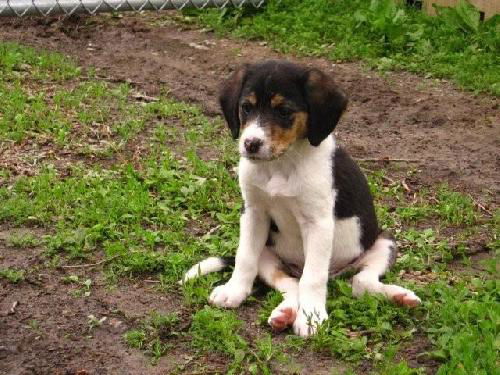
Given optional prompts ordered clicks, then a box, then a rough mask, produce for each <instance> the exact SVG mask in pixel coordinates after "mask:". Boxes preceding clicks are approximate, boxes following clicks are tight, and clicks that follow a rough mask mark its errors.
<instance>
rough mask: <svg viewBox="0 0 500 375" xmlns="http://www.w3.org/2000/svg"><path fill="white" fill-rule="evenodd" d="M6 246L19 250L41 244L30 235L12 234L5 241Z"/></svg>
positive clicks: (35, 237) (36, 238)
mask: <svg viewBox="0 0 500 375" xmlns="http://www.w3.org/2000/svg"><path fill="white" fill-rule="evenodd" d="M6 242H7V245H8V246H10V247H15V248H19V249H26V248H30V247H36V246H39V245H40V244H41V242H42V241H41V240H40V239H39V238H38V237H37V236H35V235H33V234H31V233H13V234H11V235H10V236H9V237H8V238H7V240H6Z"/></svg>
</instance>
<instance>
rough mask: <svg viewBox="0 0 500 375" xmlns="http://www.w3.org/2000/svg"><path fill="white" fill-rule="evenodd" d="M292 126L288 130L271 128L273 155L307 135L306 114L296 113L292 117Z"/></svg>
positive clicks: (278, 127) (277, 127)
mask: <svg viewBox="0 0 500 375" xmlns="http://www.w3.org/2000/svg"><path fill="white" fill-rule="evenodd" d="M292 118H293V124H292V126H291V127H290V128H289V129H284V128H282V127H280V126H272V127H271V148H272V150H273V153H274V154H275V155H279V154H281V153H282V152H284V151H286V149H288V147H290V145H291V144H292V143H294V142H295V141H297V140H298V139H302V138H304V137H305V135H306V134H307V113H306V112H296V113H294V114H293V115H292Z"/></svg>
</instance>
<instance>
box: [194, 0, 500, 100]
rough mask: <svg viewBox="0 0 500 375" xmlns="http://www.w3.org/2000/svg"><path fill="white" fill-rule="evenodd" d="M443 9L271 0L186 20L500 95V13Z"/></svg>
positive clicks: (288, 48)
mask: <svg viewBox="0 0 500 375" xmlns="http://www.w3.org/2000/svg"><path fill="white" fill-rule="evenodd" d="M401 3H404V2H401ZM438 13H439V16H438V17H430V16H427V15H426V14H424V13H423V12H421V11H419V10H416V9H413V8H411V7H406V6H404V5H397V4H396V3H395V2H394V1H393V0H319V1H317V0H305V1H302V0H271V1H268V2H266V4H265V6H264V7H263V8H262V9H254V8H251V7H247V8H243V9H226V10H224V11H222V12H220V11H215V10H214V11H206V10H203V11H193V10H186V11H185V13H184V14H185V15H186V16H188V17H187V18H185V21H188V22H189V21H193V20H195V21H196V22H201V23H202V24H204V25H207V26H210V27H211V28H213V29H214V30H216V31H217V32H219V33H224V34H228V33H230V34H232V35H235V36H237V37H242V38H245V39H256V40H265V41H267V42H269V43H270V45H271V46H272V47H273V48H275V49H277V50H279V51H281V52H285V53H295V54H299V55H310V56H324V57H327V58H329V59H331V60H334V61H352V60H363V61H365V62H366V63H367V64H368V65H369V66H371V67H373V68H375V69H378V70H381V71H385V70H399V69H404V70H407V71H410V72H416V73H420V74H423V75H425V76H426V77H436V78H447V79H451V80H452V81H454V82H456V83H457V84H458V85H459V86H461V87H464V88H466V89H469V90H473V91H476V92H487V93H490V94H493V95H497V96H498V95H500V85H499V82H500V71H499V69H498V68H497V67H498V64H499V63H500V60H499V51H500V36H499V35H500V33H499V28H500V22H499V20H500V17H498V16H496V17H493V18H492V19H490V20H488V21H486V22H480V21H479V16H480V15H479V12H478V11H477V10H475V8H473V7H472V6H470V5H468V4H467V3H461V4H460V6H459V7H457V8H456V9H439V10H438Z"/></svg>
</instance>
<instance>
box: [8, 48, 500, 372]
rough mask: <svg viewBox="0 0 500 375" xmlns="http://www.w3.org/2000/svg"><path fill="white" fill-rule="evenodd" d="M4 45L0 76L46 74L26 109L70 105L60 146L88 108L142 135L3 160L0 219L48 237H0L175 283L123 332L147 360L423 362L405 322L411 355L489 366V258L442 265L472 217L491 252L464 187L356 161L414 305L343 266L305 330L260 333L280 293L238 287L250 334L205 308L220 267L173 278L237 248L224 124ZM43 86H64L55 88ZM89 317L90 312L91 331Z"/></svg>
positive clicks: (24, 84) (273, 364)
mask: <svg viewBox="0 0 500 375" xmlns="http://www.w3.org/2000/svg"><path fill="white" fill-rule="evenodd" d="M2 48H4V50H5V49H7V50H9V51H19V52H18V53H19V56H21V57H19V60H18V61H17V62H16V64H18V66H20V65H22V64H23V61H24V60H23V59H25V60H26V61H29V63H30V64H31V65H32V66H33V69H32V70H30V71H27V72H25V74H23V75H17V74H14V72H15V70H13V69H11V68H10V67H11V66H17V65H13V63H9V64H10V65H9V64H7V63H5V62H4V60H1V64H3V65H0V66H1V69H3V71H6V72H10V73H8V74H7V75H6V76H3V77H2V80H3V82H4V83H5V84H6V85H10V86H12V87H14V86H16V87H19V89H20V90H22V91H23V92H24V93H26V92H27V90H29V88H30V87H32V86H33V85H35V86H36V85H40V86H41V87H46V86H45V85H47V82H50V84H51V86H52V87H53V88H52V89H51V90H52V91H50V92H49V91H43V90H42V91H40V93H39V94H37V95H38V98H37V99H36V100H32V101H30V100H27V101H25V102H23V106H24V107H23V108H24V109H23V110H24V112H25V113H33V112H32V107H33V110H35V109H36V108H37V106H38V105H39V103H44V105H45V106H46V110H49V111H54V113H55V112H57V110H59V109H60V108H65V111H66V110H68V111H69V112H68V114H67V116H66V112H64V111H63V112H60V113H61V118H62V119H63V120H64V121H66V120H67V119H71V125H69V127H68V129H69V130H68V133H67V134H68V139H69V140H75V141H74V142H69V143H67V144H65V146H63V147H66V148H67V149H68V151H69V152H72V150H74V149H79V147H80V146H79V145H78V139H80V140H84V139H88V138H85V137H86V136H83V137H82V138H79V135H78V134H85V132H83V133H78V131H77V129H79V128H81V127H83V128H85V127H87V126H88V127H89V128H91V124H93V123H94V122H99V124H100V125H99V128H100V129H103V128H109V129H115V130H113V131H112V133H113V134H115V136H114V137H115V138H113V137H112V138H113V139H115V141H118V142H119V139H121V138H125V139H126V138H129V139H130V140H131V141H132V142H136V141H138V140H139V139H142V138H147V144H146V146H147V147H145V151H143V152H142V154H141V158H140V160H133V159H131V157H130V155H129V154H127V152H126V150H124V149H123V148H122V149H120V148H117V149H116V151H114V153H115V154H117V153H118V154H120V155H121V156H122V158H116V159H114V158H111V159H109V160H108V162H107V163H101V162H100V160H99V159H95V158H94V157H92V155H91V154H84V155H82V156H81V158H82V161H83V162H84V164H83V165H82V164H78V163H76V164H75V163H72V165H71V166H70V167H69V168H66V169H64V170H62V169H61V168H60V167H58V166H57V165H53V164H52V163H50V162H47V163H42V166H41V167H40V168H39V169H37V170H36V171H35V173H34V174H33V176H22V177H19V176H18V177H14V176H11V175H10V174H9V173H4V174H2V181H3V182H2V185H0V224H9V225H10V226H13V227H15V226H18V227H21V226H22V227H26V226H38V227H43V228H44V233H47V235H45V236H44V239H43V241H41V242H40V243H38V242H36V243H35V239H34V238H29V237H26V238H21V237H19V238H16V237H10V240H9V241H10V244H11V245H13V246H17V247H29V246H33V245H35V244H36V245H37V246H42V247H43V248H44V251H45V256H46V257H47V258H48V260H49V263H50V262H54V263H56V262H57V263H58V264H61V263H68V262H71V263H75V264H79V263H80V262H85V263H92V262H95V261H101V260H106V262H105V263H102V267H103V268H104V274H105V275H106V276H107V279H106V280H108V282H109V283H111V284H113V283H120V282H121V280H122V279H123V278H133V279H139V280H140V279H145V278H147V279H153V280H154V281H158V282H159V283H158V285H159V288H158V293H163V292H164V291H168V293H169V295H172V296H174V297H175V298H176V302H177V303H178V305H177V309H178V311H176V312H175V313H169V314H160V313H158V312H152V313H151V314H150V315H149V316H147V317H144V318H143V319H141V320H140V321H139V322H134V323H133V324H132V326H133V327H132V329H131V330H129V331H128V332H127V333H126V334H125V336H124V341H125V343H126V344H127V345H128V346H130V347H132V348H136V349H138V350H141V351H142V352H144V353H145V354H146V355H147V356H149V357H150V358H151V360H152V363H153V364H155V363H157V362H158V361H160V359H161V357H162V356H164V355H165V354H167V353H168V352H169V350H172V349H173V348H174V347H180V348H182V350H185V351H186V352H187V353H189V355H192V356H194V357H195V358H202V357H203V356H207V355H216V356H220V358H221V360H220V361H222V363H224V366H225V369H224V370H222V372H227V373H241V372H242V371H245V370H246V371H248V372H249V373H253V374H262V373H263V374H269V373H273V372H274V371H275V370H276V369H277V368H278V369H282V368H283V367H282V366H283V364H282V363H283V361H291V357H292V356H293V355H294V354H296V353H304V352H305V354H303V355H305V356H306V357H307V356H312V354H311V353H312V352H319V353H321V356H323V357H326V358H330V359H332V358H335V359H337V360H341V361H342V363H344V364H345V366H346V371H345V373H353V372H352V371H356V368H357V366H358V365H360V364H361V363H363V362H364V361H367V362H366V363H370V366H371V367H372V369H373V373H380V374H420V373H422V372H423V371H424V368H423V366H422V368H420V369H412V368H410V367H409V364H408V363H407V362H406V361H405V360H404V348H405V347H406V346H407V345H410V346H411V344H412V342H413V340H414V338H415V336H416V335H417V334H418V335H419V337H424V338H425V340H428V342H429V345H430V346H431V347H432V350H431V351H430V352H428V353H420V355H421V356H422V358H433V359H435V360H439V361H440V362H441V365H440V367H439V370H438V373H440V374H459V373H464V374H466V373H467V374H468V373H477V374H486V373H494V372H492V371H495V368H496V367H495V366H496V357H497V356H498V345H497V343H496V342H497V337H498V319H499V311H498V303H497V301H498V285H497V282H496V281H494V272H495V267H494V265H493V264H490V266H489V267H487V270H485V271H483V272H481V273H475V274H473V275H468V274H467V275H466V274H464V275H462V274H460V273H457V274H455V275H451V274H450V271H449V269H450V268H449V267H450V263H451V262H457V260H458V261H462V262H470V260H468V255H467V250H468V249H467V241H466V240H467V239H468V238H469V237H474V236H478V235H479V234H481V233H483V232H482V231H483V230H484V228H487V229H488V233H487V236H488V239H487V242H488V243H489V245H488V246H490V247H491V249H497V250H498V238H499V237H500V236H499V231H498V228H499V226H498V223H499V214H498V212H497V213H495V215H494V217H493V218H490V217H489V216H485V215H484V214H483V213H482V212H480V211H479V210H478V209H477V208H476V205H475V204H474V201H473V200H472V199H471V197H470V196H468V195H464V194H461V193H457V192H454V191H453V190H452V189H451V188H450V187H449V186H446V185H442V184H437V185H436V186H434V187H432V188H430V189H427V190H421V191H415V192H414V193H415V194H412V195H411V196H410V195H408V194H406V193H405V190H404V187H403V186H402V184H401V183H399V182H394V183H389V184H388V183H387V180H386V179H384V174H386V173H390V172H385V171H374V172H373V173H369V182H370V186H371V189H372V191H373V192H374V195H375V197H376V200H377V202H378V203H379V204H378V206H379V208H378V213H379V216H380V219H381V225H382V226H383V227H384V228H388V229H391V231H393V233H394V235H395V236H396V238H397V240H398V242H399V244H400V252H401V257H400V258H399V259H398V261H397V263H396V265H395V267H394V268H393V270H392V271H391V272H390V273H389V274H388V275H387V276H386V280H388V281H389V282H394V283H398V284H401V285H405V286H408V287H410V288H412V289H414V290H415V291H416V292H417V294H419V295H420V296H421V297H422V299H423V301H424V303H423V305H422V306H421V307H419V308H417V309H415V310H406V309H403V308H400V307H397V306H394V305H392V304H390V303H388V302H387V301H384V300H381V299H380V298H378V297H376V296H365V297H363V298H361V299H359V300H358V299H354V298H353V297H352V295H351V291H350V287H349V285H348V279H347V276H346V277H343V278H340V279H338V280H334V281H332V282H330V285H329V289H330V293H329V298H328V311H329V319H328V321H327V323H326V324H325V325H324V326H323V327H322V329H321V330H320V332H319V334H318V335H317V336H315V337H314V338H312V339H308V340H303V339H300V338H297V337H295V336H292V335H289V336H288V337H283V336H281V339H280V337H278V338H273V337H271V335H270V333H269V332H268V331H267V330H268V328H267V327H266V324H265V321H266V319H267V316H268V315H269V313H270V311H271V310H272V309H273V308H274V307H275V306H276V305H277V304H278V303H279V302H280V299H281V297H280V296H279V294H278V293H276V292H269V293H268V294H267V295H266V296H265V297H252V298H251V299H250V302H249V303H250V304H252V305H256V306H258V307H259V311H258V312H257V313H256V317H255V319H256V320H257V321H258V322H257V324H259V325H260V327H259V330H260V331H262V330H264V332H265V333H264V334H257V333H255V329H254V326H252V325H251V323H252V322H251V321H248V318H247V319H242V318H240V317H239V316H238V315H237V312H233V311H226V310H220V309H216V308H212V307H208V306H206V301H207V297H208V293H209V292H210V290H211V289H212V288H213V286H214V285H216V284H217V283H219V282H221V281H222V280H223V279H227V277H226V275H224V274H213V275H209V276H208V277H204V278H200V279H197V280H195V281H193V282H190V283H188V284H187V285H186V286H185V287H183V288H179V287H178V286H177V284H176V281H177V280H179V279H180V277H181V275H182V274H183V272H185V271H186V270H187V269H188V268H189V267H190V266H191V265H192V264H193V263H194V262H196V261H198V260H200V259H202V258H204V257H206V256H207V255H225V254H234V250H235V249H236V247H237V242H238V228H237V223H238V217H239V212H240V208H241V200H240V198H239V189H238V185H237V181H236V176H235V175H234V173H233V172H232V171H231V169H232V167H233V166H234V165H235V164H236V154H235V151H234V150H233V145H232V143H231V141H230V140H229V138H230V137H221V135H220V134H221V132H222V131H224V132H225V130H222V127H223V125H222V121H221V119H209V118H207V117H205V116H204V115H203V113H202V112H201V110H200V109H199V108H198V107H196V106H194V105H190V104H186V103H182V102H178V101H175V100H173V99H172V98H170V97H168V96H166V95H162V96H161V97H160V98H159V100H158V101H157V102H153V103H137V101H135V100H133V93H132V92H131V90H130V88H128V87H126V86H120V85H109V84H104V83H102V82H100V81H98V80H96V79H93V78H90V79H86V80H85V81H82V80H81V74H82V73H81V72H79V70H78V69H77V68H75V67H74V66H73V65H72V63H71V62H70V61H68V60H66V59H64V58H62V57H61V56H60V55H56V56H58V57H50V56H49V55H47V56H48V57H46V60H47V61H52V63H50V64H48V63H46V62H44V61H45V60H43V61H42V60H37V59H34V58H33V57H32V56H33V52H32V50H30V49H26V51H24V47H22V46H19V45H7V47H5V46H4V47H2ZM23 51H24V52H23ZM10 54H12V53H10ZM7 55H9V54H7ZM41 55H42V56H45V55H43V54H41ZM9 56H10V55H9ZM16 56H17V55H16ZM23 56H24V57H23ZM54 61H55V62H54ZM58 64H60V66H59V65H58ZM9 69H10V70H9ZM64 72H66V73H64ZM68 72H70V73H71V72H73V73H71V74H70V73H68ZM5 92H6V91H4V93H5ZM54 92H64V95H61V96H60V97H56V96H55V95H53V94H52V93H54ZM9 95H10V92H9ZM107 105H111V106H114V107H113V108H114V109H115V110H116V111H117V112H120V114H118V115H116V116H118V117H116V116H109V115H108V114H107V113H105V112H106V111H105V110H104V109H105V108H106V106H107ZM44 111H45V110H44ZM89 116H90V117H89ZM119 116H125V117H123V118H125V120H124V121H125V123H127V124H129V125H125V128H124V129H126V130H124V132H123V133H120V130H119V129H120V126H119V124H120V123H122V122H120V121H118V122H117V118H122V117H119ZM128 116H131V117H128ZM130 118H132V119H133V122H132V123H133V124H139V125H137V126H135V125H130V124H131V123H129V122H127V121H128V120H126V119H130ZM6 124H7V125H6V126H5V127H4V128H1V129H0V137H5V139H9V140H11V141H15V140H16V139H22V140H28V139H29V140H30V141H31V142H33V143H35V144H37V142H44V141H46V139H47V138H45V137H42V135H47V134H48V135H49V137H54V138H50V139H53V140H54V143H53V145H54V147H56V148H57V147H60V146H57V141H56V139H57V134H58V133H57V134H56V133H53V132H52V131H51V130H47V129H45V128H43V126H42V125H41V124H40V123H34V122H33V119H31V120H30V121H28V122H27V123H26V126H24V127H19V128H12V119H11V120H10V122H8V123H6ZM12 129H14V130H12ZM138 129H142V131H141V132H139V130H138ZM12 134H15V136H12ZM99 134H101V133H100V132H99ZM214 148H215V149H217V150H218V151H219V155H218V156H217V160H212V158H209V157H207V156H206V154H205V152H206V150H209V149H214ZM61 155H62V154H61ZM390 207H392V209H389V208H390ZM443 232H446V233H450V232H451V233H452V235H451V236H450V235H448V234H447V235H443ZM457 243H458V245H457ZM492 262H493V261H492ZM488 270H489V272H490V273H488ZM23 275H24V274H23V272H22V271H18V270H15V269H9V268H5V269H2V270H1V272H0V277H1V278H4V279H7V280H8V281H11V282H19V281H21V280H22V279H23ZM417 276H418V277H417ZM93 277H94V276H92V278H91V277H90V276H87V275H69V276H68V277H66V278H65V279H63V280H61V282H62V283H67V284H73V285H74V286H75V287H76V288H77V290H76V291H75V296H78V297H91V296H92V293H93V288H96V287H97V286H96V285H94V283H93V281H92V280H93ZM422 280H423V281H422ZM16 287H18V286H16ZM241 310H242V311H244V310H245V307H242V308H241ZM251 319H252V318H251ZM251 319H250V320H251ZM101 323H102V322H101V320H100V319H97V318H95V317H93V318H91V317H89V322H88V324H89V327H91V328H92V329H98V327H99V326H100V325H101ZM89 329H90V328H89ZM299 357H300V355H299ZM479 357H480V360H477V359H478V358H479ZM313 358H315V357H313ZM349 368H350V369H351V370H352V371H351V370H349ZM179 371H181V370H179ZM290 371H291V372H293V371H295V370H293V371H292V370H290ZM349 371H351V372H349ZM296 372H297V373H300V371H299V370H297V371H296Z"/></svg>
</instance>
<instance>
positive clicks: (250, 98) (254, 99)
mask: <svg viewBox="0 0 500 375" xmlns="http://www.w3.org/2000/svg"><path fill="white" fill-rule="evenodd" d="M243 101H247V102H250V103H252V105H256V104H257V96H256V95H255V93H254V92H251V93H250V94H248V95H247V96H245V97H244V98H243Z"/></svg>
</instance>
